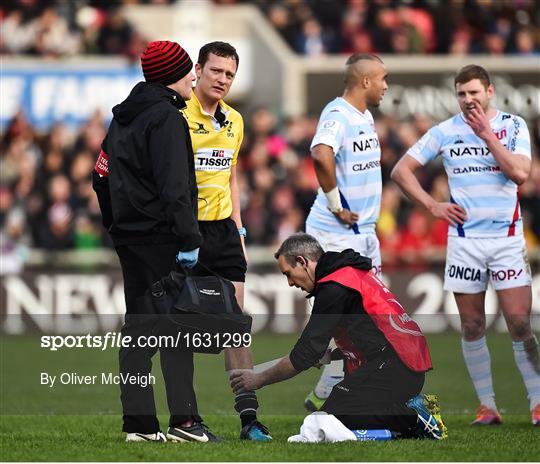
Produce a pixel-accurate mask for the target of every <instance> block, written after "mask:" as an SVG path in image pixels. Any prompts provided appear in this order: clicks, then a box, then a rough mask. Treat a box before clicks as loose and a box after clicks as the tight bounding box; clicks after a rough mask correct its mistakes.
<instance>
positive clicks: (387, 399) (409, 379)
mask: <svg viewBox="0 0 540 464" xmlns="http://www.w3.org/2000/svg"><path fill="white" fill-rule="evenodd" d="M424 378H425V375H424V373H420V372H413V371H411V370H409V369H408V368H407V367H406V366H405V365H404V364H403V362H402V361H401V360H400V359H399V358H398V356H397V355H396V354H395V353H391V354H389V355H388V356H385V357H384V358H378V359H374V360H373V361H369V362H367V363H366V365H364V366H362V367H360V368H359V369H358V370H357V371H356V372H354V373H353V374H350V375H346V376H345V378H344V379H343V380H342V381H341V382H340V383H338V384H337V385H336V386H334V388H333V389H332V392H331V393H330V396H329V397H328V399H327V400H326V402H325V403H324V404H323V406H322V408H321V409H322V410H323V411H325V412H327V413H328V414H333V415H334V416H336V417H337V418H338V419H339V420H340V421H341V422H343V424H345V426H346V427H348V428H349V429H351V430H354V429H389V430H392V431H394V432H400V433H402V434H403V435H404V436H407V434H408V433H409V432H410V431H411V430H412V429H414V426H415V424H416V413H415V411H413V410H412V409H410V408H408V407H407V406H406V405H405V403H406V402H407V401H408V400H410V399H411V398H412V397H414V396H416V395H418V394H419V393H420V391H421V390H422V387H423V385H424Z"/></svg>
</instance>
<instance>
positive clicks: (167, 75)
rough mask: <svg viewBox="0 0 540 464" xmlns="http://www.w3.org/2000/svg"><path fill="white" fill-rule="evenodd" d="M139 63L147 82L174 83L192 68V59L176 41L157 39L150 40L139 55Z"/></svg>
mask: <svg viewBox="0 0 540 464" xmlns="http://www.w3.org/2000/svg"><path fill="white" fill-rule="evenodd" d="M141 65H142V70H143V74H144V78H145V79H146V81H147V82H158V83H160V84H163V85H170V84H174V83H175V82H176V81H179V80H180V79H182V78H183V77H184V76H186V75H187V74H188V73H189V72H190V71H191V69H192V68H193V61H191V58H190V57H189V55H188V54H187V52H186V51H185V50H184V49H183V48H182V47H181V46H180V45H179V44H177V43H176V42H169V41H168V40H157V41H155V42H150V43H149V44H148V46H147V47H146V50H145V51H144V52H143V54H142V55H141Z"/></svg>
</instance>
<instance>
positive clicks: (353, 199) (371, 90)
mask: <svg viewBox="0 0 540 464" xmlns="http://www.w3.org/2000/svg"><path fill="white" fill-rule="evenodd" d="M387 75H388V73H387V71H386V67H385V66H384V64H383V62H382V61H381V59H380V58H379V57H377V56H375V55H371V54H361V53H358V54H355V55H352V56H351V57H350V58H349V59H348V60H347V63H346V69H345V79H344V81H345V90H344V92H343V95H342V96H341V97H338V98H336V99H334V100H332V101H331V102H330V103H328V104H327V105H326V107H325V108H324V110H323V111H322V113H321V118H320V120H319V124H318V126H317V132H316V134H315V137H314V138H313V142H312V143H311V156H312V157H313V161H314V164H315V172H316V174H317V179H318V181H319V184H320V186H321V188H320V189H319V193H318V195H317V198H316V199H315V203H314V204H313V206H312V207H311V211H310V213H309V216H308V218H307V221H306V232H307V233H308V234H310V235H313V236H314V237H315V238H316V239H317V240H318V242H319V243H320V244H321V246H322V248H323V249H324V251H343V250H345V249H347V248H352V249H353V250H355V251H357V252H359V253H360V254H361V255H363V256H367V257H368V258H370V259H371V261H372V266H373V267H372V269H373V272H374V273H375V274H380V272H381V255H380V251H379V240H378V239H377V236H376V235H375V224H376V222H377V219H378V218H379V211H380V206H381V191H382V180H381V149H380V145H379V139H378V137H377V133H376V132H375V123H374V121H373V116H372V115H371V113H370V111H369V110H368V106H370V107H377V106H379V104H380V102H381V100H382V98H383V96H384V93H385V92H386V90H387V89H388V84H387V83H386V77H387ZM341 380H343V362H342V361H333V362H332V363H330V364H329V365H328V366H326V367H325V368H324V371H323V374H322V376H321V378H320V380H319V382H318V383H317V385H316V386H315V389H314V390H313V391H312V392H311V393H310V394H309V395H308V396H307V398H306V400H305V406H306V408H307V409H308V410H310V411H315V410H318V409H320V407H321V406H322V405H323V403H324V401H325V400H326V398H328V396H329V394H330V392H331V391H332V388H333V387H334V385H336V384H337V383H339V382H341Z"/></svg>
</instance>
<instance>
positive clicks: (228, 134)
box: [182, 92, 244, 221]
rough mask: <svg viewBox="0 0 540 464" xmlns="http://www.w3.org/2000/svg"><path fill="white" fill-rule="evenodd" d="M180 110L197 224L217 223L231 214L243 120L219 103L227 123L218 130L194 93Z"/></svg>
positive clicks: (238, 114) (224, 104)
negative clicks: (194, 187)
mask: <svg viewBox="0 0 540 464" xmlns="http://www.w3.org/2000/svg"><path fill="white" fill-rule="evenodd" d="M186 105H187V108H184V109H183V110H182V113H183V114H184V116H185V118H186V120H187V122H188V124H189V132H190V134H191V143H192V145H193V153H194V155H195V174H196V176H197V187H198V188H199V196H198V198H199V214H198V219H199V221H218V220H221V219H226V218H228V217H230V216H231V214H232V199H231V187H230V178H231V167H232V166H236V161H237V158H238V152H239V150H240V145H241V144H242V139H243V137H244V121H243V120H242V116H241V115H240V113H239V112H238V111H236V110H235V109H233V108H231V107H230V106H229V105H227V104H226V103H225V102H224V101H223V100H220V101H219V106H220V108H221V111H222V112H223V113H224V114H225V117H226V121H225V124H224V125H223V127H221V126H220V125H219V123H218V121H217V120H216V118H215V117H214V116H213V115H210V114H208V113H206V112H205V111H204V110H203V109H202V107H201V103H200V102H199V99H198V98H197V96H196V95H195V92H191V100H188V101H187V102H186Z"/></svg>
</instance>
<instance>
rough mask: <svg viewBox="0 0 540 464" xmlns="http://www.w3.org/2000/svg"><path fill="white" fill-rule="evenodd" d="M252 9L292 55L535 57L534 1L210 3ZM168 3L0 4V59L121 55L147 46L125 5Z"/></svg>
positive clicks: (36, 0)
mask: <svg viewBox="0 0 540 464" xmlns="http://www.w3.org/2000/svg"><path fill="white" fill-rule="evenodd" d="M214 2H215V3H217V4H221V5H230V4H242V3H250V4H254V5H257V6H259V7H260V9H261V10H262V11H263V12H264V13H265V14H266V15H267V17H268V19H269V21H270V23H271V24H272V25H273V26H274V27H275V29H276V30H277V31H278V32H279V33H280V34H281V36H282V37H283V38H284V39H285V41H286V42H287V43H288V44H289V45H290V47H291V48H292V49H293V50H295V51H296V52H297V53H299V54H302V55H307V56H320V55H325V54H334V53H342V54H351V53H356V52H364V53H380V54H385V53H392V54H407V53H422V54H426V53H438V54H453V55H465V54H478V53H483V54H490V55H501V54H517V55H531V54H539V53H540V15H539V14H538V2H537V1H536V0H214ZM172 3H174V1H173V0H146V1H143V0H123V1H105V0H78V1H59V0H56V1H55V0H51V1H47V2H44V1H40V0H4V1H3V2H2V7H1V8H0V21H1V33H0V53H4V54H20V53H24V54H32V55H39V56H44V57H50V58H54V57H59V56H65V55H73V54H77V53H85V54H104V55H110V54H122V55H124V56H126V57H128V58H130V59H133V60H135V59H137V58H138V56H139V55H140V52H141V51H142V50H143V49H144V46H145V44H146V40H145V38H144V37H142V36H141V34H140V33H138V32H137V30H136V29H135V28H134V27H133V26H132V25H131V24H129V22H128V21H127V20H126V18H125V17H124V15H123V13H122V8H121V7H122V6H124V5H128V4H172Z"/></svg>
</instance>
